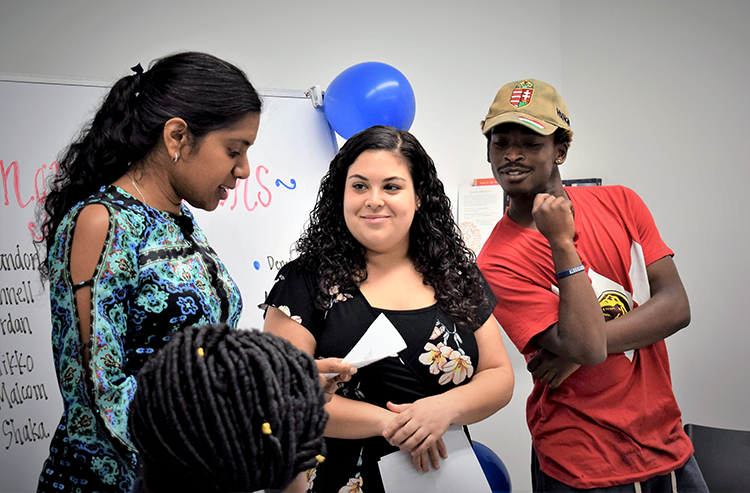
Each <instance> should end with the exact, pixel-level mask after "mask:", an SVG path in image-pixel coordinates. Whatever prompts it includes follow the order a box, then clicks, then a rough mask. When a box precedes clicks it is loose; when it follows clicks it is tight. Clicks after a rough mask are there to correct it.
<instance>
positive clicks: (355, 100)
mask: <svg viewBox="0 0 750 493" xmlns="http://www.w3.org/2000/svg"><path fill="white" fill-rule="evenodd" d="M323 108H324V110H325V114H326V118H328V123H330V124H331V127H333V129H334V130H335V131H336V133H338V134H339V135H340V136H342V137H343V138H345V139H348V138H349V137H351V136H352V135H354V134H356V133H357V132H360V131H362V130H364V129H366V128H370V127H372V126H373V125H388V126H391V127H396V128H398V129H400V130H409V128H411V124H412V123H413V122H414V114H415V113H416V102H415V100H414V90H413V89H412V88H411V84H409V81H408V80H406V77H405V76H404V74H402V73H401V72H399V71H398V70H396V69H395V68H393V67H391V66H390V65H388V64H385V63H380V62H364V63H359V64H357V65H353V66H351V67H349V68H348V69H346V70H344V71H343V72H341V73H340V74H339V75H337V76H336V78H335V79H333V80H332V81H331V83H330V84H329V85H328V89H326V92H325V95H324V98H323Z"/></svg>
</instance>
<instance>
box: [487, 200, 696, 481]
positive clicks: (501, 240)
mask: <svg viewBox="0 0 750 493" xmlns="http://www.w3.org/2000/svg"><path fill="white" fill-rule="evenodd" d="M565 191H566V192H567V193H568V196H569V197H570V200H571V201H572V202H573V207H574V209H575V230H576V237H575V246H576V250H577V252H578V255H579V256H580V257H581V260H582V261H583V265H584V267H585V268H586V274H587V275H588V276H589V279H590V280H591V282H592V287H593V288H594V290H595V292H596V294H597V297H598V298H599V303H600V305H601V306H602V311H603V312H604V315H605V317H606V318H608V319H612V318H615V317H617V316H619V315H620V314H622V313H625V312H627V311H629V310H631V309H633V308H634V307H637V306H638V305H640V304H642V303H644V302H645V301H647V300H648V299H649V298H650V289H649V285H648V278H647V276H646V266H647V265H649V264H651V263H652V262H655V261H656V260H659V259H661V258H663V257H665V256H667V255H672V251H671V250H670V249H669V248H668V247H667V246H666V244H664V242H663V241H662V239H661V237H660V235H659V231H658V230H657V229H656V225H655V224H654V220H653V218H652V217H651V213H650V212H649V211H648V209H647V208H646V205H645V204H644V203H643V201H642V200H641V199H640V197H638V195H636V194H635V192H633V191H632V190H630V189H628V188H625V187H620V186H613V187H571V188H566V189H565ZM477 261H478V263H479V267H480V269H481V270H482V272H483V273H484V276H485V277H486V278H487V281H488V282H489V283H490V286H491V287H492V290H493V291H494V293H495V296H496V297H497V300H498V302H497V305H496V307H495V311H494V314H495V317H496V318H497V320H498V322H499V323H500V325H501V326H502V327H503V329H504V330H505V331H506V333H507V334H508V336H509V337H510V339H511V340H512V341H513V343H514V344H515V345H516V347H517V348H518V349H519V351H521V353H523V354H524V355H525V356H526V358H527V359H528V358H529V357H531V355H533V354H534V353H535V352H536V351H538V350H539V349H540V348H539V347H538V346H536V345H535V344H534V342H533V341H532V338H533V337H534V336H535V335H537V334H539V333H541V332H543V331H544V330H546V329H547V328H548V327H550V326H551V325H553V324H555V323H557V321H558V304H559V297H558V294H557V293H558V290H557V282H556V280H555V270H554V264H553V262H552V255H551V251H550V247H549V243H548V242H547V240H546V238H544V236H543V235H542V234H541V233H539V232H538V231H533V230H530V229H527V228H524V227H522V226H520V225H518V224H516V223H515V222H513V221H512V220H510V219H509V218H508V217H507V215H506V216H504V217H503V218H502V219H501V220H500V221H499V222H498V223H497V225H496V226H495V229H494V230H493V232H492V234H491V235H490V237H489V239H488V240H487V242H486V243H485V245H484V247H483V248H482V251H481V252H480V254H479V257H478V259H477ZM526 417H527V421H528V425H529V430H530V431H531V436H532V440H533V444H534V449H535V451H536V453H537V456H538V458H539V465H540V468H541V470H542V471H543V472H545V473H546V474H548V475H549V476H551V477H553V478H555V479H557V480H558V481H561V482H563V483H565V484H567V485H569V486H572V487H575V488H596V487H600V488H601V487H608V486H613V485H618V484H628V483H632V482H635V481H644V480H646V479H648V478H650V477H653V476H657V475H662V474H667V473H669V472H670V471H673V470H675V469H677V468H679V467H682V465H683V464H684V463H685V462H686V461H687V460H688V459H689V458H690V456H691V455H692V454H693V446H692V443H691V442H690V439H689V438H688V436H687V435H686V434H685V432H684V431H683V429H682V420H681V414H680V409H679V408H678V406H677V402H676V400H675V398H674V393H673V392H672V382H671V377H670V372H669V359H668V357H667V348H666V344H665V343H664V341H659V342H657V343H655V344H652V345H650V346H646V347H643V348H640V349H637V350H635V351H632V352H631V351H629V352H628V353H618V354H610V355H609V356H608V358H607V360H606V361H605V362H604V363H602V364H599V365H596V366H582V367H580V368H579V369H578V370H577V371H576V372H575V373H573V374H572V375H571V376H570V377H568V379H566V380H565V381H564V382H563V383H562V385H561V386H560V387H558V388H557V389H555V390H552V389H550V388H549V387H548V386H546V385H544V384H542V383H539V382H536V381H535V382H534V388H533V390H532V392H531V395H530V396H529V398H528V401H527V406H526Z"/></svg>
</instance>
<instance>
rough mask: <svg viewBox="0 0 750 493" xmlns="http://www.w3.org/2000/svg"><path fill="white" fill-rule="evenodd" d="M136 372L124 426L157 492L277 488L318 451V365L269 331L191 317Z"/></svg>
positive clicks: (321, 419)
mask: <svg viewBox="0 0 750 493" xmlns="http://www.w3.org/2000/svg"><path fill="white" fill-rule="evenodd" d="M137 381H138V386H137V390H136V392H135V396H134V398H133V401H132V402H131V404H130V418H129V423H128V426H129V431H130V435H131V438H132V440H133V443H134V444H135V446H136V447H137V448H138V450H139V452H140V454H141V458H142V460H143V462H144V464H145V474H144V478H145V482H146V485H147V488H148V490H149V491H152V492H154V493H164V492H167V491H181V492H199V491H200V492H221V493H223V492H232V491H256V490H259V489H264V488H271V489H283V488H284V487H286V485H287V484H288V483H290V482H291V481H292V480H293V479H294V478H295V477H296V476H297V475H298V474H299V473H300V472H303V471H306V470H308V469H311V468H312V467H314V466H315V465H316V464H317V463H318V458H317V457H318V456H319V455H321V454H324V453H325V443H324V439H323V430H324V428H325V425H326V423H327V421H328V414H327V413H326V412H325V410H324V405H325V398H324V396H323V391H322V388H321V386H320V381H319V378H318V370H317V366H316V365H315V362H314V360H313V359H312V357H310V356H309V355H308V354H306V353H304V352H302V351H300V350H299V349H297V348H296V347H294V346H293V345H292V344H291V343H289V342H288V341H286V340H284V339H281V338H278V337H275V336H273V335H271V334H267V333H263V332H259V331H255V330H233V329H231V328H229V327H228V326H227V325H223V324H222V325H216V326H212V325H206V326H202V327H188V328H186V329H185V330H184V331H182V332H178V333H176V334H175V335H174V336H173V338H172V340H171V341H169V342H168V343H167V344H166V345H165V346H164V348H162V349H161V350H160V351H159V352H158V353H157V354H156V355H154V356H153V357H152V358H150V359H149V360H148V361H147V362H146V364H145V365H144V366H143V368H142V369H141V370H140V372H139V373H138V376H137ZM269 426H270V429H269V428H268V427H269ZM264 428H265V430H264ZM264 432H270V433H269V434H266V433H264Z"/></svg>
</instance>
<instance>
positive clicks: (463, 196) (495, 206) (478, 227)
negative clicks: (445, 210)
mask: <svg viewBox="0 0 750 493" xmlns="http://www.w3.org/2000/svg"><path fill="white" fill-rule="evenodd" d="M504 213H505V211H504V210H503V189H502V188H501V187H500V186H499V185H489V186H483V187H460V188H459V189H458V227H459V228H460V229H461V236H462V237H463V239H464V243H466V246H467V247H469V248H470V249H471V250H472V251H473V252H474V253H475V254H477V255H478V254H479V251H480V250H481V249H482V245H484V242H485V241H487V238H489V236H490V233H492V229H493V228H494V227H495V224H497V222H498V221H499V220H500V218H501V217H503V214H504Z"/></svg>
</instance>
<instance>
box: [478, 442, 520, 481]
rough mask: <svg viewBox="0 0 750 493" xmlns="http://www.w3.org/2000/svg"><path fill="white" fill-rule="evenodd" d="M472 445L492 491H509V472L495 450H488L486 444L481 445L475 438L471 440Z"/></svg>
mask: <svg viewBox="0 0 750 493" xmlns="http://www.w3.org/2000/svg"><path fill="white" fill-rule="evenodd" d="M471 443H472V445H473V446H474V453H475V454H476V456H477V459H479V465H480V466H482V471H484V475H485V477H487V482H488V483H490V488H492V493H510V492H511V486H510V474H508V469H506V468H505V464H503V461H501V460H500V457H498V456H497V454H496V453H495V452H493V451H492V450H490V448H489V447H487V446H486V445H482V444H481V443H479V442H477V441H476V440H472V441H471Z"/></svg>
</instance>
